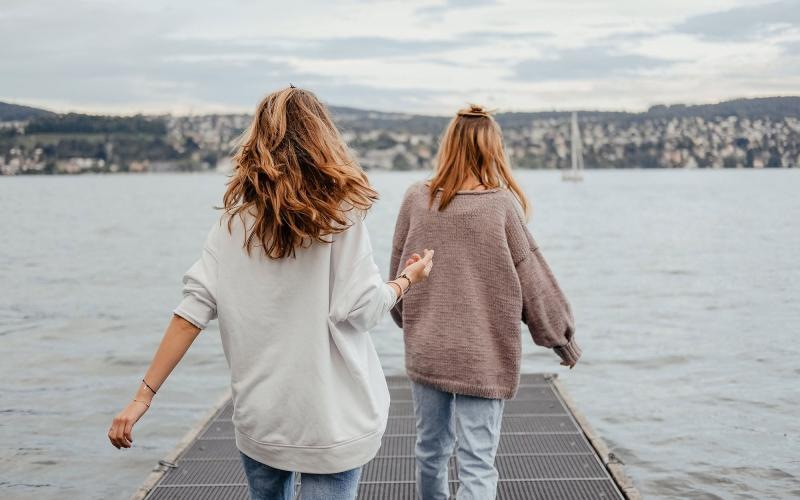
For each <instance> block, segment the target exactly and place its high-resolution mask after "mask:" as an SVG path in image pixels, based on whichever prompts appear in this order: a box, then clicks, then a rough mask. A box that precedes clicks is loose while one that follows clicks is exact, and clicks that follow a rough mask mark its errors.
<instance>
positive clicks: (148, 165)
mask: <svg viewBox="0 0 800 500" xmlns="http://www.w3.org/2000/svg"><path fill="white" fill-rule="evenodd" d="M529 115H530V119H525V118H524V117H525V116H527V115H525V114H508V115H503V114H501V115H498V117H497V119H498V121H499V122H500V124H501V126H502V127H503V131H504V138H505V145H506V149H507V151H508V155H509V157H510V159H511V162H512V165H513V166H514V167H517V168H539V169H557V168H566V167H567V166H568V165H569V163H570V158H569V151H570V129H569V118H568V115H567V114H555V113H551V114H550V115H555V116H551V117H542V116H540V115H545V114H529ZM607 115H608V116H606V115H604V114H603V113H589V114H587V116H582V117H581V118H580V128H581V135H582V140H583V150H584V159H585V164H586V166H587V168H633V167H641V168H787V167H800V120H798V118H796V117H795V116H786V117H775V116H764V117H760V118H759V117H752V116H750V117H739V116H736V115H731V116H724V117H712V118H705V117H701V116H680V117H659V116H649V115H648V114H646V113H645V114H640V115H626V114H621V113H620V114H613V113H608V114H607ZM617 115H619V116H617ZM335 116H336V120H337V123H338V124H339V126H340V128H341V129H342V136H343V138H344V139H345V141H346V142H347V144H348V145H349V147H350V148H351V150H352V151H353V152H354V154H355V156H356V157H357V159H358V160H359V162H360V163H361V164H362V165H363V166H364V167H365V168H367V169H382V170H412V169H423V168H432V166H433V163H434V161H435V155H436V149H437V143H438V139H439V135H440V134H441V131H442V130H443V128H444V126H445V125H446V123H447V119H445V118H439V117H419V116H411V115H400V114H391V113H377V112H367V111H360V110H339V111H338V112H335ZM137 119H138V120H139V121H140V122H142V123H145V125H146V126H147V127H149V128H148V131H147V132H146V134H145V133H143V134H137V133H135V132H136V131H135V130H133V131H131V130H127V129H125V128H124V127H126V126H127V125H126V124H125V123H122V124H120V123H119V121H124V120H125V118H118V119H114V120H115V121H114V122H113V123H114V126H115V127H116V128H117V129H121V130H123V132H117V131H116V129H115V131H114V132H109V133H105V134H104V133H102V132H100V133H98V132H97V131H95V130H93V129H92V133H87V134H76V133H73V132H72V131H69V132H64V133H61V132H59V131H58V129H57V128H56V129H55V131H53V126H52V125H51V124H48V126H49V127H50V128H46V129H45V131H44V132H42V131H41V130H39V129H41V128H42V127H38V129H37V132H36V133H34V134H29V133H28V131H27V129H26V126H27V123H26V122H24V121H19V120H15V121H13V122H11V121H8V122H3V121H0V174H2V175H17V174H37V173H50V174H79V173H84V172H118V171H125V172H155V171H160V172H164V171H196V170H215V169H216V170H229V169H230V157H231V155H232V154H233V152H234V149H235V147H236V143H237V139H238V137H239V136H240V134H242V132H243V131H244V130H245V128H246V127H247V125H248V124H249V121H250V117H249V116H247V115H205V116H164V117H155V118H147V119H143V118H141V117H139V118H137ZM73 120H74V119H73ZM81 120H84V121H86V120H88V121H89V122H91V117H85V116H83V115H81ZM153 120H163V126H161V127H160V128H159V126H157V124H154V123H153ZM84 121H81V122H80V123H81V125H80V126H82V127H84V128H85V127H87V125H86V124H85V123H84ZM142 126H144V125H142ZM164 131H165V132H164ZM148 134H149V135H148Z"/></svg>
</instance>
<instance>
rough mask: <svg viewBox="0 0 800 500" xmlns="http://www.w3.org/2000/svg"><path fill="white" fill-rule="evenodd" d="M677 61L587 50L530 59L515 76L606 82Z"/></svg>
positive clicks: (515, 71)
mask: <svg viewBox="0 0 800 500" xmlns="http://www.w3.org/2000/svg"><path fill="white" fill-rule="evenodd" d="M674 63H675V61H670V60H666V59H658V58H654V57H648V56H642V55H638V54H631V53H618V52H614V51H612V50H611V49H609V48H606V47H584V48H580V49H569V50H563V51H559V52H557V57H556V58H554V59H528V60H526V61H522V62H520V63H518V64H517V65H516V66H515V68H514V75H515V77H516V78H517V79H519V80H526V81H544V80H579V79H593V80H594V79H603V78H608V77H611V76H618V75H624V74H631V75H633V74H636V73H638V72H641V71H643V70H648V69H654V68H661V67H666V66H670V65H672V64H674Z"/></svg>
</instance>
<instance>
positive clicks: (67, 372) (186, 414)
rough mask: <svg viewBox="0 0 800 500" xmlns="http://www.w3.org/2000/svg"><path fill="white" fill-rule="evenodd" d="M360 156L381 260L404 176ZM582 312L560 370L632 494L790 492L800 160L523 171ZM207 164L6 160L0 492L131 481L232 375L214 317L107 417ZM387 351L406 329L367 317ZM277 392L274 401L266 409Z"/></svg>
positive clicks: (389, 354)
mask: <svg viewBox="0 0 800 500" xmlns="http://www.w3.org/2000/svg"><path fill="white" fill-rule="evenodd" d="M423 175H424V174H423V173H408V174H399V173H391V174H390V173H373V174H372V175H371V179H372V181H373V183H374V184H375V185H376V187H377V188H378V190H379V191H380V193H381V195H382V200H381V201H380V202H379V203H378V204H377V205H376V206H375V208H374V209H373V212H372V213H371V214H370V215H369V217H368V218H367V224H368V226H369V228H370V230H371V232H372V239H373V245H374V247H375V250H376V253H377V258H378V261H379V264H380V265H381V266H382V267H383V268H384V270H385V269H386V268H387V267H388V253H389V245H390V238H391V233H392V230H393V223H394V216H395V213H396V211H397V209H398V206H399V201H400V198H401V196H402V193H403V191H404V189H405V186H406V185H408V184H409V183H410V182H412V181H413V180H416V179H419V178H421V177H422V176H423ZM518 176H519V180H520V181H521V184H522V185H523V187H524V188H525V190H526V192H527V193H528V194H529V195H530V196H531V198H532V199H533V203H534V210H535V213H534V216H533V218H532V220H531V229H532V230H533V233H534V235H535V236H536V237H537V239H538V240H539V242H540V244H541V245H542V247H543V249H544V252H545V255H546V257H547V258H548V260H549V261H550V263H551V265H552V267H553V268H554V270H555V272H556V274H557V276H558V277H559V279H560V281H561V283H562V286H563V288H564V289H565V291H566V293H567V294H568V296H569V298H570V300H571V302H572V304H573V308H574V310H575V313H576V319H577V322H578V336H579V339H580V341H581V343H582V346H583V348H584V352H585V354H584V358H583V360H582V362H581V364H580V365H579V366H578V367H576V369H575V370H573V371H571V372H570V371H565V370H564V369H563V368H561V367H559V366H558V362H557V358H556V357H555V356H554V355H552V354H551V353H549V352H547V351H545V350H543V349H539V348H536V347H535V346H534V345H533V342H532V341H530V339H529V338H527V337H526V338H525V342H524V344H525V346H526V347H525V354H524V356H525V360H524V365H525V368H526V369H527V370H530V371H556V372H560V373H561V374H562V375H561V376H562V379H563V380H564V381H565V382H566V384H567V386H568V387H569V390H570V392H571V393H572V395H573V397H574V399H575V400H576V401H577V403H578V405H579V406H580V408H581V409H582V410H583V411H584V412H585V413H586V414H587V415H588V417H589V420H590V421H591V423H592V424H593V425H594V427H595V428H596V429H597V430H598V431H599V433H600V434H601V435H602V436H603V437H604V438H605V439H606V440H607V442H608V443H609V445H610V447H611V448H612V449H613V451H614V452H615V453H616V454H617V455H618V456H620V457H621V458H622V459H623V460H624V461H625V462H626V464H627V465H628V471H629V473H630V474H631V475H632V476H633V478H634V480H635V481H636V483H637V484H638V486H639V487H640V489H641V490H642V492H643V493H644V494H645V496H646V497H648V498H659V497H660V498H726V499H727V498H787V497H797V496H800V422H799V421H798V418H797V413H798V410H799V409H800V408H799V406H800V384H798V375H800V362H798V359H800V357H799V356H798V355H800V342H798V338H797V336H798V334H800V328H798V327H800V305H799V304H798V297H800V293H798V289H799V286H798V283H800V263H799V262H798V259H799V258H800V253H798V250H800V224H799V223H798V216H800V196H798V195H799V194H800V171H798V170H794V171H741V170H738V171H609V172H605V171H603V172H595V171H591V172H589V173H588V174H587V178H586V181H585V182H584V183H582V184H571V183H562V182H561V181H560V178H559V177H558V174H557V173H555V172H520V173H518ZM224 181H225V178H224V177H223V176H220V175H149V176H148V175H143V176H125V175H116V176H82V177H46V178H32V177H28V178H24V177H21V178H4V179H0V214H2V222H0V228H2V231H0V342H2V353H3V356H2V360H3V361H2V364H1V365H0V377H2V378H1V379H0V380H2V384H0V464H1V465H2V466H1V467H0V497H2V498H37V499H38V498H103V499H106V498H127V497H128V496H129V495H130V493H131V492H132V491H133V490H135V488H136V487H137V486H138V485H139V484H140V482H141V481H142V480H143V479H144V478H145V476H146V475H147V473H148V472H149V470H150V469H151V467H152V466H153V465H154V463H155V462H156V461H157V460H158V459H159V458H161V457H162V456H164V455H165V454H166V453H167V452H168V451H169V450H170V449H171V448H172V447H173V446H174V445H175V443H176V442H177V440H178V439H179V438H180V437H181V436H182V435H183V434H184V433H185V432H186V431H187V430H188V429H189V428H190V427H191V426H192V425H193V424H194V423H195V422H196V421H197V420H198V419H199V418H200V417H201V415H202V414H203V413H204V412H205V411H206V410H207V409H208V407H209V406H210V405H211V404H212V403H213V402H215V401H216V400H217V399H218V397H219V395H220V393H221V392H222V391H223V390H224V388H225V387H226V385H227V383H228V379H227V367H226V365H225V360H224V357H223V355H222V350H221V347H220V342H219V335H218V330H217V328H216V323H215V324H214V325H213V326H212V327H211V328H209V329H208V330H207V331H206V332H204V333H203V334H201V336H200V337H199V338H198V340H197V341H196V343H195V345H194V346H193V347H192V349H191V350H190V351H189V353H188V354H187V357H186V358H185V359H184V361H183V362H182V363H181V364H180V366H179V367H178V368H177V369H176V371H175V373H173V375H172V377H171V378H170V379H169V381H168V382H167V384H166V385H165V386H164V388H163V389H162V390H161V391H159V395H158V397H157V398H156V400H155V403H154V404H153V407H152V408H151V409H150V411H149V412H148V414H147V415H146V416H145V417H144V419H143V420H142V421H141V422H140V423H139V424H138V426H137V428H136V430H135V446H134V448H133V449H131V450H126V451H118V450H116V449H114V448H112V447H111V446H110V445H109V444H108V441H107V439H106V436H105V435H106V430H107V428H108V425H109V423H110V419H111V418H112V417H113V415H114V414H115V413H116V412H117V411H118V410H119V409H120V407H121V405H123V404H124V403H126V402H127V400H128V399H129V398H130V397H131V395H132V392H133V391H134V390H135V388H136V386H137V382H138V380H139V379H140V377H141V375H142V373H143V372H144V370H145V368H146V366H147V363H148V362H149V360H150V357H151V356H152V353H153V351H154V349H155V347H156V346H157V344H158V341H159V339H160V337H161V334H162V332H163V328H164V327H165V325H166V323H167V321H168V319H169V316H170V311H171V309H172V308H173V307H174V306H175V304H176V303H177V302H178V300H179V299H180V277H181V275H182V273H183V272H184V271H185V270H186V268H188V267H189V265H191V263H192V262H193V261H194V259H195V258H196V257H197V255H199V251H200V245H201V243H202V240H203V238H204V236H205V234H206V231H207V229H208V227H210V224H211V223H212V221H213V220H214V218H215V217H216V215H215V211H214V210H212V208H211V207H212V206H213V205H215V204H218V203H219V202H220V196H221V193H222V191H223V187H224ZM373 334H374V338H375V343H376V345H377V347H378V349H379V351H380V354H381V357H382V360H383V362H384V366H385V368H386V371H387V373H399V372H401V371H402V369H403V352H402V341H401V336H400V332H399V331H398V330H397V329H396V328H394V326H393V324H391V322H390V321H388V320H387V321H385V322H384V323H383V325H382V326H381V327H380V328H378V329H376V331H374V332H373ZM278 411H279V410H278Z"/></svg>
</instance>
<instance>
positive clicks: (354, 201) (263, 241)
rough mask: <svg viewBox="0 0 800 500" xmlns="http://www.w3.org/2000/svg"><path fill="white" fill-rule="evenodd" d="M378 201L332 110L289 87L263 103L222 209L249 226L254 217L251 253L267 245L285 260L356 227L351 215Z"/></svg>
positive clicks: (247, 133) (238, 157)
mask: <svg viewBox="0 0 800 500" xmlns="http://www.w3.org/2000/svg"><path fill="white" fill-rule="evenodd" d="M377 198H378V194H377V193H376V192H375V190H373V189H372V187H371V186H370V184H369V181H368V180H367V176H366V174H364V171H363V170H361V167H359V165H358V163H356V161H355V160H354V159H353V158H352V156H351V155H350V153H349V152H348V149H347V146H346V145H345V143H344V141H343V140H342V138H341V136H340V134H339V131H338V130H337V129H336V126H335V125H334V124H333V120H332V119H331V116H330V114H329V113H328V110H327V108H326V107H325V105H323V104H322V103H321V102H320V101H319V99H317V97H316V96H315V95H314V94H313V93H312V92H309V91H308V90H303V89H300V88H296V87H293V86H290V87H288V88H285V89H282V90H278V91H276V92H273V93H272V94H269V95H268V96H266V97H265V98H264V100H263V101H261V103H260V104H259V105H258V108H257V109H256V112H255V116H254V117H253V121H252V122H251V124H250V126H249V127H248V129H247V130H246V131H245V132H244V134H243V135H242V138H241V140H240V144H239V146H238V149H237V152H236V155H235V156H234V158H233V174H232V175H231V179H230V181H229V182H228V185H227V190H226V191H225V195H224V197H223V207H221V208H222V209H224V210H225V211H226V212H227V213H228V214H230V215H231V216H234V215H239V216H240V217H242V221H244V218H243V216H244V213H245V212H249V213H251V214H252V215H253V216H254V218H255V222H254V223H253V224H252V225H251V226H250V227H247V225H246V226H245V227H246V232H245V241H244V247H245V248H246V249H247V253H248V254H250V253H251V249H252V247H253V246H257V245H260V246H261V247H262V248H263V249H264V252H265V253H266V255H267V256H269V257H270V258H273V259H280V258H283V257H289V256H294V255H295V250H296V249H297V248H302V247H307V246H309V245H311V243H313V242H314V241H318V242H322V243H328V242H330V238H329V237H330V236H331V235H333V234H336V233H339V232H341V231H344V230H345V229H346V228H347V227H348V226H349V223H348V217H347V214H346V212H347V211H348V210H357V211H360V212H361V213H360V214H359V216H362V215H363V214H364V213H366V211H367V210H369V208H370V207H371V206H372V204H373V203H374V201H375V200H376V199H377ZM232 219H233V217H230V218H229V220H228V230H229V231H230V230H231V222H232Z"/></svg>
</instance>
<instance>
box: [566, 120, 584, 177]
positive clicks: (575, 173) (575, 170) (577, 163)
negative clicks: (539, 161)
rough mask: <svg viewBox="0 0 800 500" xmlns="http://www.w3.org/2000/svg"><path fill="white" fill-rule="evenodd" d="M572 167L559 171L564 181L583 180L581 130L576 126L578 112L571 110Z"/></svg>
mask: <svg viewBox="0 0 800 500" xmlns="http://www.w3.org/2000/svg"><path fill="white" fill-rule="evenodd" d="M570 143H571V144H572V150H571V152H570V156H571V158H572V168H570V169H569V170H564V171H563V172H562V173H561V179H562V180H565V181H576V182H579V181H582V180H583V143H582V142H581V130H580V129H579V128H578V113H576V112H574V111H573V112H572V139H571V141H570Z"/></svg>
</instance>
